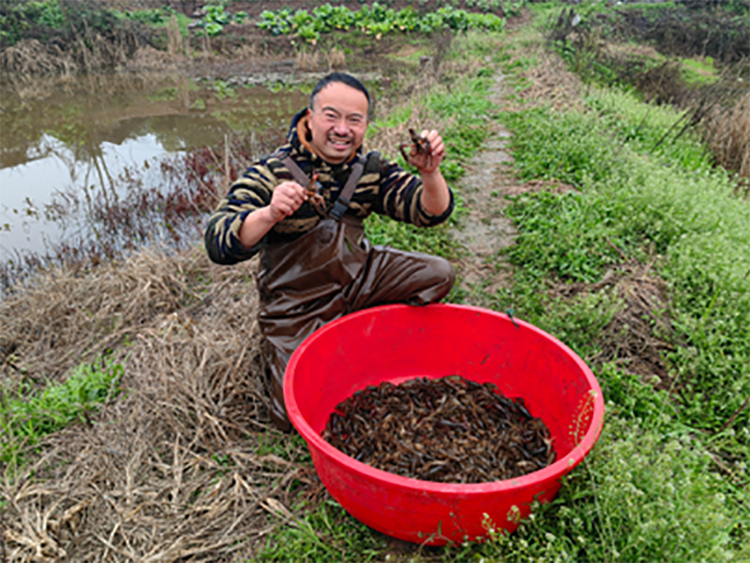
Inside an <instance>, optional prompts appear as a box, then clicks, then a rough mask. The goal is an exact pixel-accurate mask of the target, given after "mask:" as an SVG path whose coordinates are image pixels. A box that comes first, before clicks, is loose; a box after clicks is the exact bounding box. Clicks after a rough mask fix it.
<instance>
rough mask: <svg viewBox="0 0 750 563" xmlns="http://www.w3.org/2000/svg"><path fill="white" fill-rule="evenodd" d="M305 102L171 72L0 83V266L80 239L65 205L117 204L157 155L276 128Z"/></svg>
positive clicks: (76, 216) (76, 210)
mask: <svg viewBox="0 0 750 563" xmlns="http://www.w3.org/2000/svg"><path fill="white" fill-rule="evenodd" d="M306 102H307V94H306V93H303V92H301V91H281V92H273V91H271V90H269V89H267V88H261V87H246V88H243V87H239V88H229V87H228V86H227V85H226V84H225V83H222V82H221V81H213V82H195V81H191V80H189V79H188V78H187V77H185V76H177V75H154V74H149V75H136V74H118V75H99V76H87V77H77V78H76V79H75V80H73V81H70V82H66V83H57V84H54V85H53V86H44V87H42V86H39V85H35V86H29V85H26V84H24V85H21V86H19V85H15V86H14V85H7V84H5V85H0V260H3V261H5V260H8V259H9V258H12V257H13V256H15V255H17V254H18V253H19V252H28V251H30V252H44V250H45V249H47V248H49V246H50V244H51V243H53V242H56V243H59V242H60V241H61V240H63V239H65V238H66V237H71V236H84V235H83V233H84V231H85V230H86V220H85V217H83V215H82V212H85V209H84V210H82V209H81V206H80V205H78V204H76V205H68V204H66V202H68V203H69V202H70V201H71V200H77V199H80V200H81V201H89V202H92V201H96V200H97V199H98V198H103V200H105V201H115V200H117V198H119V197H122V196H123V193H122V189H123V184H124V182H123V181H122V177H123V175H124V174H128V169H130V168H136V169H138V170H139V171H144V170H148V169H154V170H155V169H156V168H158V167H157V166H155V165H156V164H157V163H158V161H159V160H160V159H162V158H164V157H166V156H169V155H174V154H176V153H179V152H181V151H185V150H189V149H193V148H196V147H203V146H207V145H208V146H220V145H221V144H222V143H223V142H224V140H225V139H226V138H227V137H228V136H232V135H239V134H243V133H247V132H251V131H257V132H259V133H263V132H266V131H268V130H269V129H281V130H284V129H285V128H286V127H287V125H288V123H289V120H290V118H291V116H292V115H293V114H294V113H295V112H296V111H298V110H299V109H300V108H302V107H304V106H305V104H306ZM65 194H67V196H66V195H65ZM76 194H77V196H78V197H76Z"/></svg>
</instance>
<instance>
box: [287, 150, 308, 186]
mask: <svg viewBox="0 0 750 563" xmlns="http://www.w3.org/2000/svg"><path fill="white" fill-rule="evenodd" d="M281 163H282V164H283V165H284V166H286V167H287V168H288V169H289V172H291V173H292V177H293V178H294V181H295V182H297V183H298V184H299V185H300V186H302V187H303V188H307V186H309V185H310V178H308V177H307V174H305V173H304V172H302V168H300V167H299V165H298V164H297V163H296V162H294V160H292V157H290V156H287V157H286V158H283V159H282V160H281Z"/></svg>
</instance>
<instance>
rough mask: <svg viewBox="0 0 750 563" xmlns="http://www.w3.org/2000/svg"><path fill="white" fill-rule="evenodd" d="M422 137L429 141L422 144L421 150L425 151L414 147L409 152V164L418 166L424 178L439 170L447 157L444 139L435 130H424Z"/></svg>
mask: <svg viewBox="0 0 750 563" xmlns="http://www.w3.org/2000/svg"><path fill="white" fill-rule="evenodd" d="M421 135H422V138H423V139H426V140H427V142H426V143H422V144H421V148H422V149H424V150H420V149H419V148H417V147H416V146H414V145H412V147H411V149H410V150H409V162H411V163H412V164H413V165H414V166H416V168H417V170H418V171H419V175H420V176H423V175H425V174H427V175H429V174H432V173H433V172H434V171H435V170H437V169H438V167H439V166H440V163H441V162H442V161H443V157H444V156H445V145H444V144H443V138H442V137H441V136H440V134H439V133H438V132H437V131H435V130H434V129H433V130H432V131H427V130H424V131H422V133H421Z"/></svg>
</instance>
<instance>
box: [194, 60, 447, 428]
mask: <svg viewBox="0 0 750 563" xmlns="http://www.w3.org/2000/svg"><path fill="white" fill-rule="evenodd" d="M370 105H371V99H370V94H369V92H368V91H367V89H366V88H365V86H364V85H363V84H362V83H361V82H360V81H359V80H357V79H356V78H354V77H353V76H350V75H348V74H344V73H333V74H330V75H328V76H326V77H325V78H323V79H322V80H321V81H320V82H318V84H317V85H316V86H315V88H314V89H313V92H312V94H311V96H310V106H309V107H308V108H307V109H305V110H302V111H301V112H299V113H298V114H297V115H296V116H295V117H294V119H293V120H292V125H291V127H290V129H289V134H288V136H287V143H286V144H285V145H283V146H281V147H279V148H278V149H277V150H276V151H275V152H274V153H273V154H272V155H270V156H269V157H267V158H264V159H261V160H260V161H259V162H257V163H255V164H253V165H252V166H251V167H250V168H249V169H248V170H247V171H245V173H244V174H243V176H242V177H241V178H240V179H238V180H237V181H236V182H235V183H234V184H233V185H232V187H231V189H230V191H229V193H228V194H227V196H226V198H224V200H222V201H221V203H220V204H219V207H218V209H217V210H216V211H215V212H214V214H213V215H212V216H211V218H210V219H209V222H208V226H207V228H206V233H205V244H206V250H207V252H208V255H209V257H210V258H211V260H213V261H214V262H216V263H218V264H227V265H228V264H235V263H237V262H240V261H243V260H247V259H249V258H251V257H253V256H255V255H256V254H258V253H260V268H259V271H258V275H257V287H258V290H259V294H260V307H259V311H258V320H259V324H260V327H261V330H262V332H263V335H264V336H265V338H266V340H267V342H268V344H269V347H268V350H269V354H270V357H269V366H270V372H271V374H270V375H271V398H270V415H271V419H272V420H273V421H274V423H275V424H276V425H277V426H278V427H279V428H280V429H282V430H289V429H290V424H289V420H288V418H287V416H286V410H285V408H284V396H283V378H284V370H285V368H286V364H287V362H288V361H289V358H290V356H291V354H292V352H294V350H295V349H296V348H297V346H299V344H300V343H302V341H303V340H304V339H305V338H307V337H308V336H309V335H310V334H312V333H313V331H315V330H316V329H317V328H319V327H321V326H323V325H324V324H325V323H328V322H330V321H332V320H334V319H337V318H339V317H341V316H342V315H346V314H348V313H352V312H354V311H358V310H361V309H365V308H368V307H373V306H375V305H383V304H388V303H409V304H414V305H427V304H429V303H434V302H436V301H439V300H440V299H442V298H443V297H445V295H446V294H447V293H448V292H449V291H450V289H451V287H452V286H453V283H454V282H455V270H454V269H453V266H452V265H451V264H450V263H449V262H447V261H446V260H444V259H442V258H439V257H436V256H430V255H427V254H422V253H416V252H403V251H400V250H396V249H393V248H389V247H384V246H373V245H371V244H370V242H369V241H368V240H367V239H366V238H365V236H364V228H363V225H362V221H363V220H364V219H365V218H366V217H367V216H368V215H370V214H371V213H379V214H382V215H386V216H388V217H391V218H392V219H395V220H397V221H403V222H406V223H411V224H413V225H417V226H420V227H431V226H434V225H438V224H440V223H442V222H443V221H445V220H446V219H447V218H448V217H449V216H450V214H451V212H452V211H453V205H454V203H453V194H452V192H451V190H450V188H449V187H448V185H447V184H446V182H445V179H444V178H443V175H442V174H441V173H440V168H439V166H440V163H441V162H442V160H443V157H444V155H445V147H444V145H443V141H442V139H441V138H440V135H439V134H438V132H437V131H429V132H423V136H424V138H425V139H426V140H427V142H425V143H423V145H424V147H427V150H426V151H417V150H416V149H413V150H412V152H411V153H410V157H411V158H410V160H411V162H412V164H413V165H414V166H415V167H416V168H417V170H418V175H416V176H415V175H412V174H410V173H408V172H406V171H405V170H404V169H403V168H401V167H400V166H398V165H397V164H395V163H394V162H390V161H388V160H386V159H384V158H383V157H382V156H381V155H380V153H378V152H376V151H371V152H368V153H367V154H364V153H363V150H362V143H363V141H364V138H365V132H366V131H367V126H368V124H369V116H370Z"/></svg>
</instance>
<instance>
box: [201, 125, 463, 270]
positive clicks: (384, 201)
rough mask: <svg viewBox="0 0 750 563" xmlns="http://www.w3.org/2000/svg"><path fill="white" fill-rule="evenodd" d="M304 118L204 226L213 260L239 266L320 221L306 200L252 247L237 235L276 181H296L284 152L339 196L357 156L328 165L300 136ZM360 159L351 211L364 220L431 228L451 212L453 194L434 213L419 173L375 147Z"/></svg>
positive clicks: (328, 194) (330, 197) (327, 192)
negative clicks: (376, 217) (424, 200)
mask: <svg viewBox="0 0 750 563" xmlns="http://www.w3.org/2000/svg"><path fill="white" fill-rule="evenodd" d="M305 120H306V110H303V111H301V112H300V113H298V114H297V115H296V116H295V117H294V120H293V121H292V125H291V127H290V129H289V134H288V136H287V143H286V144H284V145H283V146H281V147H280V148H279V149H277V150H276V151H275V152H274V153H273V154H272V155H271V156H269V157H266V158H264V159H261V160H260V161H259V162H257V163H255V164H254V165H252V166H251V167H250V168H248V169H247V170H246V171H245V173H244V174H243V175H242V177H241V178H239V179H238V180H237V181H236V182H234V184H232V186H231V188H230V190H229V193H228V194H227V195H226V197H225V198H224V199H223V200H222V201H221V203H220V204H219V207H218V209H217V210H216V211H215V212H214V213H213V215H211V217H210V219H209V221H208V226H207V227H206V232H205V244H206V250H207V252H208V255H209V257H210V258H211V260H212V261H214V262H216V263H218V264H235V263H237V262H240V261H242V260H247V259H249V258H251V257H253V256H254V255H255V254H257V253H258V252H259V251H260V250H262V249H263V247H264V246H266V245H268V244H272V243H277V242H285V241H291V240H294V239H295V238H297V237H299V236H300V235H301V234H303V233H305V232H307V231H309V230H310V229H312V228H313V227H314V226H315V225H317V224H318V222H319V221H320V219H321V217H320V215H319V214H318V213H317V212H316V211H315V210H314V209H313V208H312V206H311V205H310V204H309V203H308V202H305V203H303V204H302V206H301V207H300V208H299V209H298V210H297V211H296V212H295V213H294V214H293V215H291V216H289V217H286V218H285V219H283V220H282V221H279V222H278V223H276V224H275V225H274V227H273V228H272V229H271V230H270V231H269V232H268V233H267V234H266V235H265V236H264V237H263V238H262V239H261V240H260V242H258V244H256V245H255V246H253V247H252V248H247V247H245V246H244V245H243V244H242V243H241V242H240V240H239V238H238V234H239V230H240V225H242V222H243V221H244V220H245V217H247V215H248V214H249V213H251V212H252V211H254V210H256V209H259V208H261V207H265V206H267V205H269V204H270V203H271V194H272V193H273V190H274V188H275V187H276V186H277V185H279V184H281V183H282V182H284V181H287V180H293V178H292V174H291V173H290V172H289V170H288V169H287V168H286V166H284V164H282V162H281V159H283V158H285V157H286V156H291V157H292V159H294V161H295V162H296V163H297V164H298V165H299V167H300V168H301V169H302V171H303V172H305V174H307V175H308V176H312V174H313V173H314V172H317V173H318V181H319V182H320V184H321V186H322V191H321V195H322V196H323V197H324V198H325V200H326V203H327V204H328V205H329V206H330V205H331V204H332V203H333V202H334V201H336V199H337V198H338V196H339V194H340V193H341V191H342V189H343V187H344V185H345V184H346V180H347V179H348V178H349V174H350V173H351V170H352V166H351V165H352V164H353V163H354V159H352V160H351V161H350V162H346V163H342V164H329V163H328V162H325V161H324V160H322V159H321V158H320V157H319V156H317V155H315V154H313V153H312V152H311V151H310V150H309V148H308V147H309V144H308V143H307V142H306V141H305V140H302V139H301V138H300V134H302V135H306V134H308V133H307V132H308V129H307V125H306V123H305ZM356 158H360V159H363V160H364V172H363V174H362V177H361V178H360V180H359V182H358V183H357V187H356V189H355V191H354V194H353V195H352V198H351V203H350V205H349V208H348V209H347V211H346V214H347V215H350V216H354V217H357V218H360V219H365V218H366V217H367V216H368V215H370V214H371V213H380V214H382V215H386V216H388V217H390V218H392V219H395V220H396V221H403V222H406V223H411V224H413V225H417V226H420V227H431V226H433V225H438V224H440V223H442V222H443V221H445V220H446V219H447V218H448V217H449V216H450V214H451V213H452V212H453V207H454V199H453V193H452V192H451V200H450V205H449V206H448V209H447V210H446V211H445V212H444V213H443V214H441V215H432V214H430V213H429V212H428V211H426V210H425V209H424V208H423V207H422V205H421V201H420V199H421V198H420V195H421V193H422V189H423V188H422V181H421V180H420V178H419V177H418V176H414V175H413V174H410V173H408V172H406V171H405V170H404V169H403V168H401V167H400V166H399V165H397V164H395V163H393V162H388V161H387V160H385V159H383V158H382V156H381V155H380V153H378V152H376V151H371V152H369V153H367V155H363V154H362V149H361V147H360V148H359V149H358V151H357V155H356Z"/></svg>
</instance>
